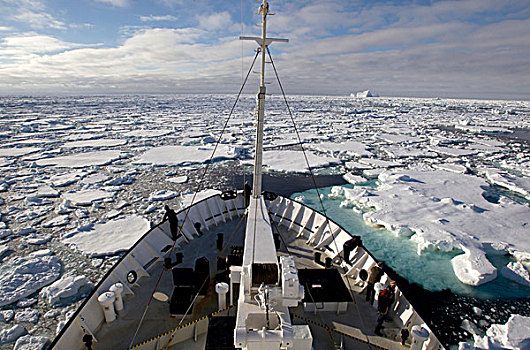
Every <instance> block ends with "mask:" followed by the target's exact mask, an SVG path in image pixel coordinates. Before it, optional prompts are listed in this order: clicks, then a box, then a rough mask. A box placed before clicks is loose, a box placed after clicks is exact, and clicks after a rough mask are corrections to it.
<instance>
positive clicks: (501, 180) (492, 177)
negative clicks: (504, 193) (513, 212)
mask: <svg viewBox="0 0 530 350" xmlns="http://www.w3.org/2000/svg"><path fill="white" fill-rule="evenodd" d="M485 175H486V178H487V179H488V180H489V181H490V182H491V183H492V184H495V185H497V186H500V187H504V188H506V189H508V190H510V191H512V192H514V193H517V194H519V195H520V196H522V197H524V198H526V199H528V200H530V178H527V177H517V176H513V175H510V174H506V173H502V172H499V171H498V170H496V169H491V168H489V169H487V170H486V171H485Z"/></svg>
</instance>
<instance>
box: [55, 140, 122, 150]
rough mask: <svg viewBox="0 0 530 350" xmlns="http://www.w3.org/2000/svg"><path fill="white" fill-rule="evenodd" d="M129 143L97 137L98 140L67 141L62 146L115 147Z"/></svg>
mask: <svg viewBox="0 0 530 350" xmlns="http://www.w3.org/2000/svg"><path fill="white" fill-rule="evenodd" d="M126 143H127V140H120V139H96V140H82V141H73V142H66V143H65V144H64V145H62V147H64V148H78V147H91V148H99V147H115V146H123V145H125V144H126Z"/></svg>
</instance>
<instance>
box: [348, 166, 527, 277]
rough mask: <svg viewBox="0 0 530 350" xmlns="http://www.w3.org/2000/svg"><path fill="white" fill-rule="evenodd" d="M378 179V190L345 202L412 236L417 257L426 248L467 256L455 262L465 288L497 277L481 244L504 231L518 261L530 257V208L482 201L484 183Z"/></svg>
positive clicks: (416, 173)
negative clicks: (522, 256)
mask: <svg viewBox="0 0 530 350" xmlns="http://www.w3.org/2000/svg"><path fill="white" fill-rule="evenodd" d="M378 180H379V186H378V188H377V189H369V188H362V189H361V188H354V189H353V190H345V196H346V198H347V199H349V200H350V201H352V202H353V204H354V205H356V206H358V207H360V208H361V209H363V208H364V210H365V211H366V212H365V213H364V214H363V218H364V220H365V221H367V222H369V223H373V224H377V225H381V226H384V227H386V228H387V229H389V230H390V231H393V232H395V233H396V234H399V232H403V231H404V230H405V229H406V230H407V231H412V233H413V235H412V237H411V240H412V241H414V242H416V243H417V244H418V253H421V251H422V250H424V249H429V250H435V249H439V250H443V251H449V250H452V249H458V250H462V251H464V252H465V254H463V255H459V256H457V257H455V258H454V259H453V268H454V270H455V273H456V275H457V277H458V278H459V279H460V280H461V281H462V282H463V283H467V284H472V285H477V284H481V283H485V282H486V281H488V280H491V279H492V278H494V276H495V275H496V269H495V267H493V265H491V263H490V262H489V261H488V260H487V258H486V256H485V253H484V250H483V246H482V245H483V244H485V243H491V242H498V240H499V232H502V236H503V240H504V241H506V242H507V243H508V246H507V249H508V251H509V252H510V253H512V254H513V255H514V256H517V252H522V253H527V252H530V242H529V241H528V240H527V239H526V238H525V237H526V236H527V234H528V231H527V228H526V227H527V225H528V220H529V218H530V208H529V207H528V206H525V205H520V204H517V203H515V202H513V201H510V200H503V201H501V202H499V203H491V202H489V201H488V200H486V199H485V198H484V196H483V192H484V189H485V188H487V187H488V184H487V182H486V181H485V180H484V179H482V178H479V177H476V176H472V175H465V174H457V173H452V172H447V171H443V170H432V169H428V168H426V169H420V168H415V169H406V170H399V171H395V172H390V171H385V172H383V173H382V174H381V175H380V176H379V178H378ZM507 217H509V218H510V220H506V218H507Z"/></svg>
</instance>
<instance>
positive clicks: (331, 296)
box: [298, 269, 353, 303]
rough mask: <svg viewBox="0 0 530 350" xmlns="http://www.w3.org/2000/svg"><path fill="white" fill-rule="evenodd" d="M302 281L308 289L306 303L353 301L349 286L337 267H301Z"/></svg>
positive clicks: (300, 277)
mask: <svg viewBox="0 0 530 350" xmlns="http://www.w3.org/2000/svg"><path fill="white" fill-rule="evenodd" d="M298 278H299V279H300V283H301V284H302V285H303V286H304V288H305V289H306V293H305V295H304V299H303V300H302V301H303V302H305V303H328V302H335V303H337V302H350V301H353V300H352V298H351V295H350V293H349V292H348V288H347V287H346V285H345V284H344V280H343V279H342V277H341V275H340V273H339V271H338V270H336V269H300V270H298Z"/></svg>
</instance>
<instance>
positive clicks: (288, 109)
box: [267, 46, 372, 349]
mask: <svg viewBox="0 0 530 350" xmlns="http://www.w3.org/2000/svg"><path fill="white" fill-rule="evenodd" d="M267 53H268V55H269V59H270V62H271V64H272V68H273V69H274V74H275V75H276V79H277V80H278V85H279V86H280V90H281V92H282V95H283V100H284V101H285V105H286V106H287V111H288V112H289V116H290V118H291V121H292V123H293V127H294V131H295V133H296V137H297V139H298V143H299V145H300V148H301V149H302V153H303V154H304V159H305V162H306V164H307V169H308V170H309V173H310V175H311V180H312V181H313V187H314V188H315V191H316V193H317V197H318V200H319V202H320V207H321V208H322V213H323V214H324V217H325V218H326V224H327V226H328V227H329V232H330V234H331V237H332V238H333V242H334V243H335V249H336V250H337V255H338V256H339V258H340V250H339V247H338V245H337V241H336V240H335V233H334V232H333V230H332V227H331V224H330V221H329V218H328V215H327V213H326V209H325V208H324V202H322V198H320V192H319V191H318V187H317V183H316V180H315V175H314V173H313V170H312V169H311V166H310V165H309V160H308V158H307V154H306V152H305V149H304V146H303V144H302V139H301V138H300V134H299V133H298V128H297V127H296V123H295V121H294V117H293V113H292V111H291V107H290V106H289V102H287V96H286V95H285V91H284V90H283V85H282V83H281V81H280V76H279V75H278V71H277V70H276V65H275V64H274V61H273V59H272V55H271V52H270V50H269V47H268V46H267ZM346 282H347V283H348V287H349V288H348V289H349V291H350V295H351V296H352V298H353V300H354V304H355V307H356V309H357V313H358V314H359V319H360V320H361V324H362V326H363V329H364V328H365V326H364V322H363V318H362V316H361V312H360V310H359V306H358V305H357V301H356V298H355V295H354V294H353V293H352V286H351V284H350V278H349V277H348V276H346ZM366 339H367V342H368V347H369V348H370V349H371V348H372V347H371V344H370V340H369V339H368V336H366Z"/></svg>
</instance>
